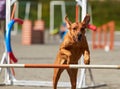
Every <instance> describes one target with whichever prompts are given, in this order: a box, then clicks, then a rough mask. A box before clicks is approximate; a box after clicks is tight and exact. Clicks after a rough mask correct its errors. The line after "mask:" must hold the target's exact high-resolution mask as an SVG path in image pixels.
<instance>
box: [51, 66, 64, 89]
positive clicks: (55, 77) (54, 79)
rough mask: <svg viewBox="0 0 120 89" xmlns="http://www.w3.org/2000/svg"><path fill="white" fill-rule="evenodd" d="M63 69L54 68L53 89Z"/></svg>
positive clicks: (55, 88)
mask: <svg viewBox="0 0 120 89" xmlns="http://www.w3.org/2000/svg"><path fill="white" fill-rule="evenodd" d="M63 70H64V69H59V68H55V69H54V75H53V89H57V83H58V80H59V78H60V75H61V73H62V72H63Z"/></svg>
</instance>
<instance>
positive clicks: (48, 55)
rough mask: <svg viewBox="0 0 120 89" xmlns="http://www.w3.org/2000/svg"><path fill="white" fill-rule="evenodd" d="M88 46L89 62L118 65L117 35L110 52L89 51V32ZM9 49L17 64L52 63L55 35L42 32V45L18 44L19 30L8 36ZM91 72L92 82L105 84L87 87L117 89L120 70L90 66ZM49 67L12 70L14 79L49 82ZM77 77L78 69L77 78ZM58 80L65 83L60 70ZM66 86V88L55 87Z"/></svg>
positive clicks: (15, 88)
mask: <svg viewBox="0 0 120 89" xmlns="http://www.w3.org/2000/svg"><path fill="white" fill-rule="evenodd" d="M87 38H88V41H89V47H90V51H91V64H98V65H102V64H107V65H114V64H115V65H116V64H120V45H119V42H120V35H115V46H114V49H113V50H112V51H109V52H105V51H104V50H103V49H96V50H93V49H92V48H91V33H87ZM11 44H12V49H13V52H14V54H15V56H16V57H17V59H18V63H24V64H25V63H41V64H42V63H46V64H48V63H50V64H52V63H54V60H55V57H56V54H57V51H58V49H59V45H60V42H59V37H58V36H55V37H50V36H49V35H48V33H46V34H45V44H33V45H29V46H25V45H22V44H21V33H19V34H17V35H15V36H12V38H11ZM0 47H1V48H0V50H1V51H0V57H1V58H2V55H3V51H4V44H3V42H1V46H0ZM4 70H5V69H3V71H2V72H1V73H0V83H3V82H4ZM91 71H92V75H93V79H94V82H95V84H98V85H99V84H101V83H104V84H106V86H101V87H96V88H90V89H120V70H117V69H92V70H91ZM52 75H53V69H33V68H32V69H21V68H19V69H16V68H15V78H16V79H17V80H35V81H36V80H40V81H52ZM79 76H80V69H79V74H78V77H79ZM60 81H64V82H69V77H68V75H67V73H66V71H64V72H63V74H62V76H61V78H60ZM89 84H91V80H90V76H89V71H88V70H86V85H89ZM0 89H52V87H35V86H13V85H11V86H5V85H1V86H0ZM58 89H70V88H58Z"/></svg>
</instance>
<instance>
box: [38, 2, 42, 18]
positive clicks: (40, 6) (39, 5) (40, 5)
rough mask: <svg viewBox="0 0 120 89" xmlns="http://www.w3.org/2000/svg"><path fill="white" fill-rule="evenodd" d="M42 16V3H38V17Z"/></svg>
mask: <svg viewBox="0 0 120 89" xmlns="http://www.w3.org/2000/svg"><path fill="white" fill-rule="evenodd" d="M41 18H42V4H41V3H38V11H37V19H41Z"/></svg>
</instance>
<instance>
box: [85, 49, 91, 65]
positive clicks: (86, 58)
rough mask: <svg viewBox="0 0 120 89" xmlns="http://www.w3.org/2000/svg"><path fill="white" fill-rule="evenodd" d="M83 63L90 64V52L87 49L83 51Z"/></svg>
mask: <svg viewBox="0 0 120 89" xmlns="http://www.w3.org/2000/svg"><path fill="white" fill-rule="evenodd" d="M84 63H85V64H90V53H89V51H87V50H85V51H84Z"/></svg>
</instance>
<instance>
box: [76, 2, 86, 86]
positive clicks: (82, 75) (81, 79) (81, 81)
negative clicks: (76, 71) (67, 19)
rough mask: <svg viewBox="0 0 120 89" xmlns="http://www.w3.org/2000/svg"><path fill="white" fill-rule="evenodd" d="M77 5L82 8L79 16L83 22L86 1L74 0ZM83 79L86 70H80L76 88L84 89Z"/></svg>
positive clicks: (82, 61)
mask: <svg viewBox="0 0 120 89" xmlns="http://www.w3.org/2000/svg"><path fill="white" fill-rule="evenodd" d="M76 1H77V3H78V5H80V6H81V8H82V15H81V20H82V21H83V19H84V17H85V16H86V11H87V8H86V7H87V5H86V4H87V0H76ZM81 65H84V56H83V55H82V57H81ZM85 78H86V69H84V68H82V69H81V75H80V79H79V80H80V81H79V83H78V85H77V88H82V87H85V86H86V81H85Z"/></svg>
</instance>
